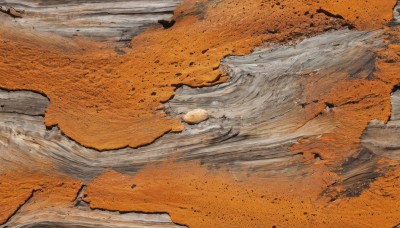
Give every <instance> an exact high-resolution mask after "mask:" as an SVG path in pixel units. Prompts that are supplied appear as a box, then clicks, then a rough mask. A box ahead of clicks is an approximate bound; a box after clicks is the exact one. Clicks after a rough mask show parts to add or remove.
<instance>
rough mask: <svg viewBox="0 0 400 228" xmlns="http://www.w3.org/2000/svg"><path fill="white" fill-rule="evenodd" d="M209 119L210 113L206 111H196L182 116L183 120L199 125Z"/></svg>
mask: <svg viewBox="0 0 400 228" xmlns="http://www.w3.org/2000/svg"><path fill="white" fill-rule="evenodd" d="M207 119H208V112H207V111H206V110H204V109H194V110H192V111H190V112H188V113H186V114H185V115H184V116H182V120H183V121H185V122H186V123H189V124H198V123H200V122H203V121H204V120H207Z"/></svg>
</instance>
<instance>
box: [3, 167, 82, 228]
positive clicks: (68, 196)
mask: <svg viewBox="0 0 400 228" xmlns="http://www.w3.org/2000/svg"><path fill="white" fill-rule="evenodd" d="M81 186H82V183H81V182H80V181H77V180H73V179H71V178H68V177H65V176H62V175H57V174H54V175H51V176H50V175H48V174H43V173H36V172H30V171H28V172H16V171H14V172H9V173H7V174H3V175H0V225H1V224H3V223H5V222H6V221H7V220H8V219H9V218H10V217H11V216H12V215H13V214H14V213H15V212H16V211H17V210H18V209H19V208H20V207H21V206H22V205H24V204H25V203H26V202H27V201H28V200H29V201H30V202H31V203H33V204H34V205H35V206H34V207H43V206H55V205H60V204H62V205H66V204H68V205H69V204H71V203H72V202H73V201H74V200H75V198H76V196H77V193H78V191H79V189H80V188H81Z"/></svg>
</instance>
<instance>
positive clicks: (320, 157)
mask: <svg viewBox="0 0 400 228" xmlns="http://www.w3.org/2000/svg"><path fill="white" fill-rule="evenodd" d="M314 159H319V160H324V159H323V158H322V156H321V154H319V153H315V154H314Z"/></svg>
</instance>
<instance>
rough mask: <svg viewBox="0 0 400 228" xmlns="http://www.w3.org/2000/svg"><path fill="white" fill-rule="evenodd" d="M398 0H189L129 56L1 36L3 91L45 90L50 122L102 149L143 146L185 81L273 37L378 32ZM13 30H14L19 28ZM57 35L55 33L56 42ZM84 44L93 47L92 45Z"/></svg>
mask: <svg viewBox="0 0 400 228" xmlns="http://www.w3.org/2000/svg"><path fill="white" fill-rule="evenodd" d="M394 3H395V0H384V1H381V0H341V1H340V0H339V1H331V0H319V1H316V0H314V1H308V0H307V1H306V0H302V1H298V0H286V1H266V0H255V1H253V0H251V1H244V0H224V1H218V0H213V1H209V0H201V1H190V0H186V1H184V2H183V3H182V4H181V5H180V6H179V7H178V8H177V10H176V13H175V15H174V20H176V23H175V24H174V26H173V27H171V28H169V29H163V28H162V26H158V27H153V28H150V29H148V30H147V31H146V32H144V33H142V34H140V35H138V36H136V37H135V38H134V39H133V40H132V42H131V48H132V49H131V50H130V51H129V53H128V54H126V55H124V56H116V55H115V54H114V53H113V52H111V51H107V50H109V49H107V50H100V49H101V47H99V46H98V45H94V44H92V45H89V44H88V43H87V42H83V43H80V42H77V43H73V44H71V45H62V46H60V45H57V43H56V42H53V43H52V41H47V42H44V41H43V40H41V39H40V38H35V36H31V37H29V38H27V37H24V36H25V34H26V31H25V34H24V35H18V36H17V35H16V34H17V33H15V32H12V29H9V28H6V29H4V28H3V29H2V30H1V33H0V58H1V61H0V87H2V88H6V89H10V90H18V89H22V90H33V91H38V92H41V93H43V94H46V95H47V96H48V97H49V99H50V101H51V103H50V106H49V107H48V108H47V112H46V117H45V123H46V125H47V126H53V125H58V126H59V128H60V129H61V130H62V131H63V132H64V133H65V134H66V135H68V136H69V137H71V138H72V139H74V140H76V141H78V142H79V143H81V144H82V145H84V146H87V147H93V148H96V149H99V150H104V149H114V148H121V147H125V146H131V147H138V146H141V145H145V144H148V143H151V142H153V141H154V140H155V139H157V138H158V137H160V136H162V135H163V134H165V133H166V132H169V131H176V132H177V131H181V130H183V125H181V123H180V122H179V120H176V119H170V118H168V117H166V115H165V114H164V113H159V112H157V110H159V107H160V102H164V101H167V100H168V99H170V98H171V97H172V96H173V95H174V91H175V89H176V87H177V86H178V85H182V84H186V85H190V86H208V85H213V84H216V83H220V82H223V81H225V80H226V78H227V77H226V76H225V75H224V73H223V72H222V71H221V70H220V69H219V65H220V60H221V59H222V58H223V57H224V56H227V55H244V54H247V53H249V52H251V50H252V49H253V48H254V47H256V46H258V45H261V44H262V43H263V42H265V41H269V42H283V43H285V42H287V41H290V40H294V39H299V38H302V37H307V36H311V35H314V34H317V33H321V32H323V31H326V30H329V29H339V28H342V27H344V26H355V27H356V28H357V29H376V28H380V27H381V26H382V24H384V23H386V22H388V21H389V20H390V19H391V17H392V7H393V5H394ZM10 30H11V31H10ZM51 39H52V38H51V37H50V38H47V40H51ZM83 49H84V50H83Z"/></svg>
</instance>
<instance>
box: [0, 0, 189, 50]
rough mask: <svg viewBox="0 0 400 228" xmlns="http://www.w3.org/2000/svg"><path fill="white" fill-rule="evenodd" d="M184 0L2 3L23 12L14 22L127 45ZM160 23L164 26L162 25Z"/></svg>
mask: <svg viewBox="0 0 400 228" xmlns="http://www.w3.org/2000/svg"><path fill="white" fill-rule="evenodd" d="M180 2H181V0H134V1H127V0H117V1H110V0H96V1H91V0H86V1H82V0H51V1H37V0H23V1H13V0H1V1H0V6H2V7H5V8H14V9H16V10H19V11H21V18H13V17H11V16H7V17H2V20H12V21H13V22H14V24H17V25H20V26H22V27H25V28H31V29H34V30H39V31H44V32H51V33H58V34H61V35H63V36H66V37H73V36H85V37H93V38H96V39H98V40H111V41H116V42H122V43H123V44H126V42H129V41H130V40H131V39H132V36H134V35H137V34H138V33H140V32H142V31H144V30H145V29H146V27H148V26H150V25H155V24H157V21H158V20H169V18H170V17H171V16H172V15H173V11H174V9H175V7H176V6H177V5H178V4H179V3H180ZM159 26H161V25H159Z"/></svg>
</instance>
